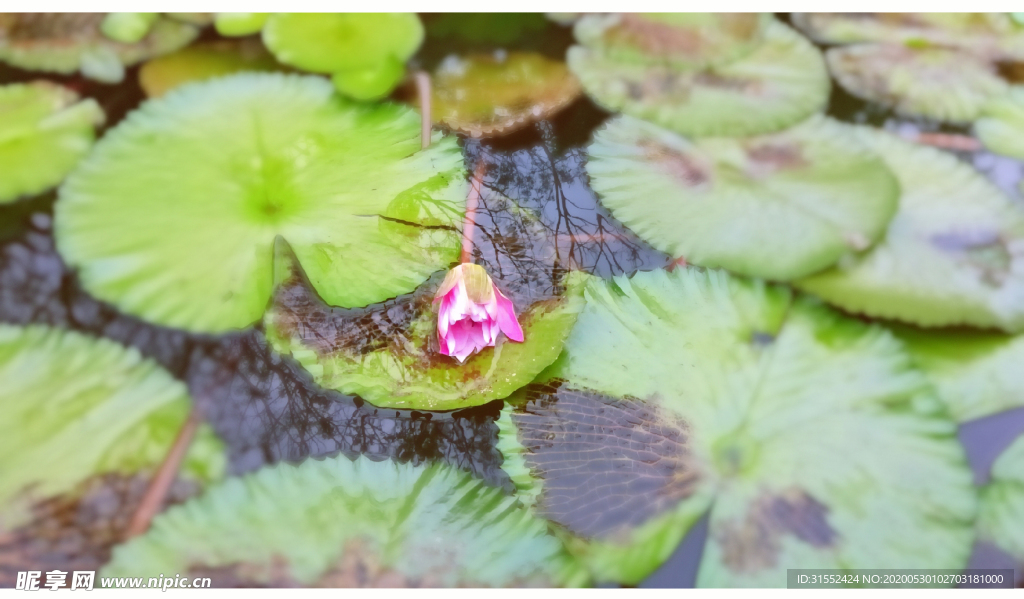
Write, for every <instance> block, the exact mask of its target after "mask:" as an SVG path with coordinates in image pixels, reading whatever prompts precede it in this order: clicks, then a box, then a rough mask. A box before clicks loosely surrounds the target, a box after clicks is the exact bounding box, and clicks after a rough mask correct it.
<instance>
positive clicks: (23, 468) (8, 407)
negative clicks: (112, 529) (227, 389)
mask: <svg viewBox="0 0 1024 599" xmlns="http://www.w3.org/2000/svg"><path fill="white" fill-rule="evenodd" d="M189 404H190V401H189V397H188V391H187V389H186V388H185V385H184V384H183V383H181V382H180V381H176V380H175V379H173V378H172V377H171V375H170V374H169V373H168V372H167V371H165V370H163V369H162V368H160V366H158V365H157V364H156V363H155V362H152V361H150V360H146V359H143V358H142V357H141V356H140V355H139V353H138V351H136V350H134V349H128V348H126V347H123V346H121V345H118V344H117V343H114V342H113V341H109V340H106V339H95V338H91V337H87V336H85V335H82V334H79V333H73V332H70V331H63V330H59V329H51V328H49V327H44V326H29V327H15V326H10V325H0V472H3V476H2V477H0V533H2V532H4V531H5V530H10V529H13V528H15V527H17V526H19V525H21V524H23V523H25V522H26V521H28V520H29V519H30V518H31V511H30V508H31V507H32V506H33V505H34V504H37V503H38V502H40V501H42V500H44V499H48V498H51V497H53V496H56V495H61V494H64V493H69V492H72V490H73V489H75V488H76V487H77V486H78V485H79V484H80V483H83V482H84V481H87V480H88V479H90V478H92V477H97V476H100V475H105V474H111V473H118V474H124V475H132V474H135V473H136V472H139V471H147V470H149V471H151V470H152V469H155V468H156V466H158V465H159V464H160V463H161V462H162V461H163V459H164V456H165V455H166V454H167V450H168V449H169V448H170V446H171V444H172V443H173V441H174V438H175V436H176V435H177V432H178V429H179V428H180V427H181V425H182V424H183V423H184V422H185V418H186V417H187V415H188V411H189ZM223 470H224V456H223V449H222V446H221V444H220V441H218V440H217V439H216V438H215V437H214V436H213V434H212V432H211V431H210V429H209V427H208V426H205V425H204V426H203V427H202V428H201V429H200V432H199V434H198V436H197V437H196V438H195V440H194V442H193V445H192V446H191V448H190V450H189V453H188V455H187V456H186V458H185V461H184V463H183V466H182V469H181V473H180V474H181V476H184V477H186V478H190V479H192V480H194V481H197V482H206V481H210V480H213V479H216V478H219V477H220V476H221V475H222V474H223Z"/></svg>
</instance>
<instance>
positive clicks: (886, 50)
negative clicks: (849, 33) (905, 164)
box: [825, 44, 1008, 123]
mask: <svg viewBox="0 0 1024 599" xmlns="http://www.w3.org/2000/svg"><path fill="white" fill-rule="evenodd" d="M825 57H826V60H827V61H828V66H829V69H830V70H831V71H832V75H833V76H834V77H835V78H836V80H837V81H839V84H840V85H842V86H843V87H844V88H846V91H848V92H850V93H851V94H853V95H855V96H858V97H860V98H864V99H865V100H869V101H872V102H878V103H879V104H882V105H883V106H889V107H891V108H893V109H894V110H895V111H896V112H897V113H898V114H902V115H905V116H911V117H914V116H924V117H929V118H933V119H938V120H940V121H948V122H952V123H967V122H970V121H973V120H974V119H976V118H977V117H978V115H979V113H980V112H981V109H982V107H983V106H984V105H985V103H986V102H988V101H989V100H990V99H991V98H995V97H999V96H1000V95H1002V94H1004V93H1006V91H1007V89H1008V85H1007V83H1006V81H1004V80H1003V79H1001V78H1000V77H999V74H998V73H997V72H996V67H995V65H994V64H992V63H990V62H987V61H985V60H983V59H981V58H977V57H975V56H972V55H970V54H966V53H964V52H958V51H956V50H947V49H944V48H930V47H926V48H909V47H907V46H902V45H889V44H858V45H854V46H846V47H840V48H832V49H831V50H829V51H828V52H827V53H826V55H825Z"/></svg>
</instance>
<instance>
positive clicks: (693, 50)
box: [573, 12, 772, 69]
mask: <svg viewBox="0 0 1024 599" xmlns="http://www.w3.org/2000/svg"><path fill="white" fill-rule="evenodd" d="M771 20H772V17H771V15H769V14H767V13H706V12H693V13H610V14H609V13H602V14H590V15H584V16H583V17H581V18H580V19H579V20H578V21H576V24H575V27H574V29H573V33H574V34H575V36H576V39H577V40H578V41H579V43H581V44H583V45H584V46H587V47H589V48H593V49H595V50H598V51H601V52H603V53H604V54H605V56H606V57H607V58H608V59H610V60H613V61H616V62H624V63H640V64H666V65H670V66H673V67H678V68H683V69H689V68H698V69H702V68H707V67H711V66H715V65H722V64H726V63H728V62H731V61H733V60H736V59H737V58H741V57H742V56H744V55H746V54H749V53H750V52H751V51H752V50H753V49H754V48H755V47H757V45H758V44H760V43H761V42H762V41H763V39H764V32H765V29H766V28H767V27H768V24H769V23H770V22H771Z"/></svg>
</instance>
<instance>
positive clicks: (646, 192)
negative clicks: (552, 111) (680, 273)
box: [587, 116, 900, 280]
mask: <svg viewBox="0 0 1024 599" xmlns="http://www.w3.org/2000/svg"><path fill="white" fill-rule="evenodd" d="M588 151H589V154H590V159H589V162H588V164H587V172H588V173H589V175H590V182H591V186H592V187H593V189H594V191H596V192H597V193H598V194H599V195H600V196H601V202H602V203H603V204H604V206H606V207H607V208H609V209H610V210H611V211H612V213H613V214H614V215H615V217H616V218H617V219H619V220H620V221H622V222H623V224H625V225H626V226H628V227H630V229H632V230H633V231H634V232H636V233H637V235H639V236H640V237H642V238H644V239H645V240H647V241H648V242H650V243H651V245H653V246H654V247H656V248H657V249H659V250H662V251H664V252H666V253H668V254H670V255H671V256H674V257H680V256H682V257H685V258H686V260H687V261H688V262H690V263H693V264H698V265H701V266H716V267H723V268H727V269H729V270H732V271H735V272H738V273H741V274H745V275H749V276H755V277H763V278H768V279H777V280H788V279H793V278H798V277H802V276H806V275H808V274H811V273H813V272H816V271H819V270H821V269H823V268H827V267H828V266H831V265H832V264H834V263H835V262H836V261H837V260H838V259H839V258H840V257H841V256H843V255H844V254H847V253H849V252H853V251H859V250H864V249H866V248H867V247H869V246H870V245H871V244H872V243H874V242H875V240H877V239H878V238H879V237H880V236H881V235H882V234H883V233H884V232H885V227H886V225H887V224H888V222H889V219H890V218H891V217H892V215H893V213H894V212H895V210H896V203H897V198H898V197H899V193H900V190H899V185H898V184H897V182H896V178H895V177H894V176H893V175H892V173H890V172H889V169H888V168H886V166H885V163H884V162H883V161H882V159H881V158H880V157H878V156H877V155H876V154H875V153H874V152H873V151H872V150H871V149H870V148H868V147H867V146H865V145H864V144H863V143H861V142H860V141H859V140H858V139H857V137H856V135H855V134H854V133H853V132H852V131H851V130H850V129H849V128H848V127H847V126H845V125H842V124H840V123H838V122H836V121H833V120H831V119H828V118H826V117H822V116H816V117H813V118H811V119H809V120H808V121H806V122H804V123H801V124H800V125H797V126H796V127H792V128H790V129H787V130H785V131H783V132H781V133H775V134H770V135H763V136H759V137H747V138H739V139H697V140H693V141H690V140H687V139H684V138H682V137H680V136H678V135H676V134H675V133H673V132H671V131H667V130H665V129H662V128H660V127H658V126H656V125H653V124H650V123H646V122H643V121H640V120H638V119H634V118H631V117H625V116H623V117H618V118H616V119H613V120H611V121H610V122H608V123H607V124H606V125H605V126H604V127H603V128H601V129H599V130H598V131H597V133H596V134H595V135H594V142H593V143H592V144H591V145H590V147H589V148H588Z"/></svg>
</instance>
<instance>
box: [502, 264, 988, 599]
mask: <svg viewBox="0 0 1024 599" xmlns="http://www.w3.org/2000/svg"><path fill="white" fill-rule="evenodd" d="M586 298H587V307H586V308H585V309H584V311H583V312H582V313H581V315H580V318H579V320H578V322H577V325H576V328H575V329H574V330H573V333H572V335H571V336H570V339H569V341H568V343H567V345H566V352H565V354H564V355H563V357H562V358H560V359H559V362H558V363H556V366H555V367H553V368H552V369H551V370H550V371H549V372H548V376H550V377H551V378H550V379H549V380H548V382H547V383H545V384H542V385H531V386H530V387H526V388H525V389H524V390H522V391H520V392H518V393H517V394H516V395H515V396H513V397H512V398H511V399H510V401H509V404H508V406H507V407H506V408H505V410H504V412H503V414H502V417H501V419H500V421H499V428H500V429H501V432H500V435H499V446H498V447H499V450H501V451H502V453H503V455H504V457H505V465H503V468H504V469H505V470H506V471H507V472H509V474H510V476H511V477H512V479H513V481H514V482H515V483H516V485H517V487H518V488H519V489H520V495H521V496H522V497H523V498H524V500H526V501H528V502H529V503H531V504H532V505H533V508H534V510H535V511H536V512H537V513H538V514H539V515H542V516H544V517H547V518H549V519H551V520H553V521H554V522H555V523H556V524H558V528H557V530H559V531H562V533H563V536H564V538H565V540H566V543H567V546H568V547H569V550H570V551H571V552H572V553H574V554H575V555H577V556H579V557H580V558H581V559H583V560H584V561H585V562H586V563H587V564H588V565H589V566H590V567H591V570H592V571H593V572H594V574H595V575H596V576H598V577H599V578H602V579H611V580H616V581H621V582H625V583H636V582H637V581H639V580H641V579H642V578H643V577H644V576H646V575H647V574H649V573H650V572H651V571H652V570H654V569H655V568H656V567H658V565H660V564H661V562H662V561H663V560H665V559H666V558H667V557H668V556H669V555H670V554H671V553H672V551H673V550H674V549H675V547H676V545H677V544H678V542H679V541H680V539H681V538H682V537H683V535H684V534H685V533H686V531H687V530H688V529H689V527H690V526H691V525H692V524H693V522H694V521H695V520H696V519H697V518H698V517H699V516H700V514H701V513H703V512H705V511H706V510H708V509H710V510H711V515H710V525H709V530H708V535H707V544H706V546H705V548H704V554H703V557H702V558H701V565H700V571H699V574H698V578H697V583H698V585H700V586H711V587H720V586H759V587H778V586H784V585H785V584H786V570H787V569H788V568H797V567H799V568H843V569H846V568H867V567H875V566H877V565H879V564H885V565H887V566H890V567H897V566H898V567H901V568H961V567H963V566H964V564H965V563H966V561H967V558H968V555H969V553H970V549H971V541H972V535H973V531H972V527H973V518H974V513H975V507H976V505H975V494H974V490H973V487H972V485H971V472H970V470H969V468H968V467H967V464H966V461H965V458H964V454H963V450H962V448H961V447H960V445H959V443H958V442H957V438H956V424H955V423H954V422H953V421H952V420H950V419H949V418H948V417H947V416H946V415H945V411H944V408H943V406H942V404H941V402H939V401H938V400H937V399H936V398H935V396H934V395H933V394H932V393H931V388H930V386H929V384H928V381H927V380H926V378H925V377H924V376H923V375H922V374H921V373H920V372H918V371H916V370H914V369H913V367H912V362H911V360H910V358H909V356H908V355H907V354H906V352H905V351H904V350H903V348H902V346H901V345H900V343H899V342H898V341H896V340H895V339H894V338H893V337H892V336H891V335H890V334H889V333H887V332H886V331H885V330H884V329H882V328H881V327H879V326H872V325H866V324H864V323H861V322H858V321H853V320H850V319H846V318H843V317H842V316H840V315H838V314H837V313H836V312H834V311H831V310H829V309H827V308H825V307H823V306H821V305H820V304H817V303H815V302H814V301H812V300H810V299H807V298H802V299H799V300H796V301H792V300H791V298H790V294H789V292H788V290H787V289H786V288H783V287H774V286H766V285H765V284H763V283H761V282H759V281H756V280H755V281H751V280H744V279H739V278H733V277H730V276H729V275H727V274H726V273H724V272H721V271H700V270H698V269H696V268H694V267H689V268H683V269H676V270H675V271H674V272H672V273H667V272H665V271H652V272H645V273H638V274H636V275H635V276H633V277H632V278H626V277H616V278H615V279H612V280H610V281H604V280H595V281H592V282H591V283H590V284H589V285H588V286H587V289H586ZM517 399H518V400H520V401H519V402H517V401H516V400H517Z"/></svg>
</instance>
